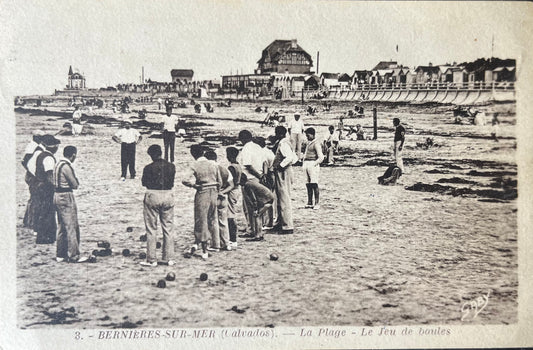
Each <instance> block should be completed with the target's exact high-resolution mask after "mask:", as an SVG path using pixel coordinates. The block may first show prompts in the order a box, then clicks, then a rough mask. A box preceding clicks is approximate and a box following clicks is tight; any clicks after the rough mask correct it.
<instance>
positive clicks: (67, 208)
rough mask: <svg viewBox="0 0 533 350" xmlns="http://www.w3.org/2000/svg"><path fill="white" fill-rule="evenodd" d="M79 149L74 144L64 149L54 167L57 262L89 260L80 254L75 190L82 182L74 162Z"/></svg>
mask: <svg viewBox="0 0 533 350" xmlns="http://www.w3.org/2000/svg"><path fill="white" fill-rule="evenodd" d="M77 153H78V150H77V148H76V147H74V146H66V147H65V148H64V149H63V159H61V160H60V161H59V162H57V163H56V165H55V167H54V191H55V193H54V206H55V209H56V212H57V224H58V226H59V227H58V230H57V246H56V247H57V249H56V261H57V262H70V263H81V262H85V261H87V260H88V258H87V257H82V256H81V255H80V226H79V224H78V208H77V206H76V199H75V198H74V193H73V190H77V189H78V187H79V185H80V183H79V181H78V178H77V177H76V174H75V172H74V168H73V167H72V163H74V160H76V156H77Z"/></svg>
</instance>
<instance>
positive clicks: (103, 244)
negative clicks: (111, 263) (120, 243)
mask: <svg viewBox="0 0 533 350" xmlns="http://www.w3.org/2000/svg"><path fill="white" fill-rule="evenodd" d="M96 245H97V246H98V248H105V249H107V248H109V247H111V244H110V243H109V242H108V241H98V242H97V243H96Z"/></svg>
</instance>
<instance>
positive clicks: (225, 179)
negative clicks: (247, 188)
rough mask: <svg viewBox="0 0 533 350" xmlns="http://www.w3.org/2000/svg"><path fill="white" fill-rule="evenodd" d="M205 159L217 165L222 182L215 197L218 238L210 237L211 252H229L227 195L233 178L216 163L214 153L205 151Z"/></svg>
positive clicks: (231, 186) (230, 246)
mask: <svg viewBox="0 0 533 350" xmlns="http://www.w3.org/2000/svg"><path fill="white" fill-rule="evenodd" d="M205 158H207V160H210V161H212V162H213V163H215V164H216V165H217V167H218V171H219V172H220V180H221V182H222V185H221V187H220V189H219V193H218V197H217V217H218V237H211V248H212V250H213V251H219V250H226V251H229V250H231V249H232V245H231V243H230V240H229V229H228V197H227V194H228V192H230V191H231V190H232V189H233V187H234V184H233V176H232V175H231V174H230V172H229V171H228V169H226V168H225V167H223V166H222V165H220V164H218V163H217V158H218V157H217V154H216V152H215V151H213V150H208V151H206V152H205Z"/></svg>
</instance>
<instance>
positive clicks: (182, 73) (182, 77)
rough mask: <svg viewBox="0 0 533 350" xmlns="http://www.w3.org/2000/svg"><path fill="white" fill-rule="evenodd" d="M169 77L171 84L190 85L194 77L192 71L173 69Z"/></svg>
mask: <svg viewBox="0 0 533 350" xmlns="http://www.w3.org/2000/svg"><path fill="white" fill-rule="evenodd" d="M170 76H171V77H172V82H173V83H181V84H185V83H190V82H191V81H192V77H193V76H194V71H193V70H192V69H173V70H171V71H170Z"/></svg>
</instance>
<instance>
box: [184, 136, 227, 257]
mask: <svg viewBox="0 0 533 350" xmlns="http://www.w3.org/2000/svg"><path fill="white" fill-rule="evenodd" d="M190 152H191V155H192V157H193V158H194V163H193V164H192V165H191V175H190V176H186V177H185V179H186V180H184V181H182V184H183V185H184V186H187V187H191V188H194V189H196V195H195V196H194V244H193V245H192V246H191V249H190V254H194V252H195V251H197V250H198V248H200V246H201V248H202V251H201V253H200V256H201V258H202V259H204V260H205V259H208V257H209V253H208V252H207V250H208V241H209V239H210V237H218V235H219V232H218V215H217V198H218V190H219V188H220V187H221V185H222V179H221V177H220V171H219V170H218V166H217V165H216V164H215V163H213V162H212V161H209V160H207V159H206V158H205V157H204V148H203V147H202V146H201V145H198V144H196V145H192V146H191V150H190Z"/></svg>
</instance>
